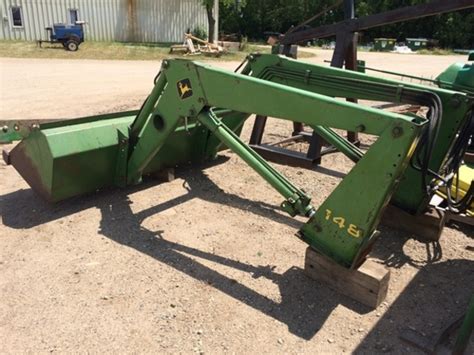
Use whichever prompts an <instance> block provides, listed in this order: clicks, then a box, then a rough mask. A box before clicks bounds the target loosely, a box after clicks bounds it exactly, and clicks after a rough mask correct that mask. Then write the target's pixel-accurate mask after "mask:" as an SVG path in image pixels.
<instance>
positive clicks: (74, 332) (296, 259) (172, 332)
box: [0, 51, 474, 353]
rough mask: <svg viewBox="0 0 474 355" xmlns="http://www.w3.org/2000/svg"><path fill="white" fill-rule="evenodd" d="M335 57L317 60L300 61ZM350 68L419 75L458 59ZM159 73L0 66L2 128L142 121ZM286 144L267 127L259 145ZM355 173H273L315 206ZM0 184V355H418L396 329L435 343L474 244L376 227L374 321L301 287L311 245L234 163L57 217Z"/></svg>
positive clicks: (405, 59)
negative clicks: (105, 119) (110, 117)
mask: <svg viewBox="0 0 474 355" xmlns="http://www.w3.org/2000/svg"><path fill="white" fill-rule="evenodd" d="M329 57H330V52H326V51H320V52H318V57H317V58H316V59H311V60H310V61H313V62H322V61H323V60H324V59H327V58H329ZM360 57H361V58H362V59H366V60H368V62H369V64H370V65H371V66H375V67H384V68H390V69H391V70H396V71H404V72H407V73H413V74H416V73H419V74H420V73H421V74H422V75H425V76H431V75H435V74H436V73H438V72H440V71H441V70H443V69H444V68H445V67H446V66H447V65H449V64H450V63H452V62H453V61H463V60H464V59H465V58H464V57H457V56H455V57H445V56H442V57H441V56H440V57H437V56H416V55H410V56H402V55H392V54H376V53H361V54H360ZM421 59H422V60H423V62H421ZM420 63H422V66H421V65H420ZM236 64H237V63H223V62H219V63H216V65H219V66H225V67H227V68H233V67H235V65H236ZM158 68H159V63H154V62H125V61H123V62H120V61H113V62H112V61H111V62H109V61H89V60H84V61H74V62H68V61H63V60H36V59H28V60H20V59H7V58H0V70H1V92H0V98H1V105H0V119H3V120H6V119H15V118H28V119H44V118H70V117H77V116H86V115H92V114H97V113H105V112H113V111H116V110H126V109H131V108H136V107H138V106H139V105H140V104H141V102H142V100H143V99H144V97H145V96H146V95H147V93H148V92H149V91H150V89H151V84H152V79H153V77H154V75H155V74H156V72H157V70H158ZM250 128H251V121H249V122H248V124H247V125H246V126H245V130H244V134H243V136H244V138H245V139H248V136H249V131H250ZM289 130H290V126H289V124H288V123H285V122H282V121H276V120H275V121H272V125H271V129H270V132H269V133H270V134H269V137H271V138H272V139H273V138H278V137H284V136H285V135H287V134H288V132H289ZM6 148H10V147H8V146H7V147H6ZM221 163H222V164H221ZM351 166H352V164H351V163H350V161H348V160H347V159H346V158H345V157H344V156H343V155H342V154H339V153H338V154H332V155H330V156H326V157H324V158H323V164H322V166H321V167H318V168H316V169H314V170H312V171H308V170H302V169H298V168H290V167H286V166H280V165H276V167H277V168H278V169H279V170H280V171H282V172H283V173H284V174H285V175H286V176H287V177H289V178H290V180H292V181H293V182H295V183H296V185H298V186H300V187H302V188H304V189H305V190H306V191H308V192H309V194H310V195H312V196H313V198H314V203H315V205H319V204H320V203H321V202H322V201H323V200H324V199H325V197H326V196H327V195H328V194H329V193H330V192H331V191H332V190H333V189H334V188H335V186H336V185H337V183H338V182H339V181H340V179H341V177H342V176H343V174H344V173H345V172H347V171H348V170H349V169H350V168H351ZM0 176H1V180H0V218H1V219H0V221H1V225H0V275H1V277H0V298H1V300H2V302H0V337H1V339H2V341H1V342H0V352H2V353H15V352H21V353H23V352H30V353H46V352H91V353H104V352H105V353H118V352H119V353H141V352H150V353H151V352H153V353H157V352H162V353H192V352H196V353H341V352H354V351H356V352H359V353H381V352H384V353H406V352H415V350H414V349H413V348H411V347H409V346H408V345H406V344H405V343H402V342H401V341H400V340H399V334H400V332H401V330H402V329H404V328H407V327H409V328H412V329H415V330H417V331H419V332H421V333H423V334H424V335H425V336H426V337H430V336H433V335H435V334H437V333H439V332H440V331H441V330H442V329H443V328H444V327H445V326H446V325H447V324H448V323H449V322H450V321H453V320H454V319H456V318H457V317H458V316H459V315H460V314H461V313H462V312H463V311H465V309H466V307H467V303H468V301H469V298H470V296H471V295H472V294H473V292H474V286H473V285H474V253H473V252H472V247H473V246H474V240H473V235H474V233H473V229H472V228H467V227H463V226H451V227H450V228H446V229H445V231H444V233H443V236H442V239H441V241H440V245H431V244H424V243H421V242H419V241H416V240H414V239H413V238H412V236H411V235H409V234H407V233H401V232H398V231H394V230H390V229H387V228H381V232H382V236H381V238H380V240H379V241H378V242H377V243H376V247H375V250H374V251H373V253H372V257H373V258H374V259H375V260H376V261H378V262H380V263H383V264H385V265H386V266H387V267H389V268H390V270H391V283H390V288H389V292H388V296H387V299H386V301H385V302H384V303H383V304H382V305H381V306H379V307H378V308H377V309H376V310H370V309H367V308H365V307H363V306H361V305H359V304H358V303H356V302H354V301H352V300H350V299H349V298H347V297H344V296H342V295H340V294H338V293H336V292H334V291H332V290H330V289H328V288H327V287H326V286H324V285H323V284H320V283H318V282H315V281H313V280H310V279H308V278H307V277H306V276H305V275H304V273H303V270H302V267H303V264H304V251H305V248H306V246H305V244H304V243H302V242H301V241H299V240H298V239H297V238H295V237H294V234H295V232H296V231H297V230H298V228H299V226H300V225H301V220H295V219H291V218H289V217H287V216H286V215H284V214H283V213H282V212H280V211H279V209H278V205H279V204H280V202H281V197H280V196H279V195H278V194H277V193H276V192H275V191H274V190H273V189H271V188H270V187H269V186H268V185H267V184H266V183H265V182H264V181H262V180H261V179H260V178H259V177H258V176H257V175H256V173H254V172H253V171H252V170H251V169H250V168H249V167H247V166H246V165H245V164H243V163H242V162H241V161H240V160H239V159H238V158H237V156H235V155H234V154H232V153H230V152H224V153H222V154H221V157H220V158H219V159H218V161H217V162H216V164H213V165H208V166H205V167H204V168H199V167H193V168H190V169H186V170H180V171H178V172H177V179H176V180H174V181H172V182H170V183H157V182H156V181H151V180H148V181H147V182H146V183H144V184H142V185H140V186H138V187H135V188H131V189H127V190H108V191H103V192H100V193H98V194H97V195H94V196H85V197H80V198H75V199H73V200H70V201H66V202H62V203H60V204H57V205H54V206H53V205H48V204H47V203H45V202H43V201H42V200H40V199H39V198H38V197H37V196H36V195H35V194H34V193H33V192H32V191H31V190H30V189H29V187H28V186H27V185H26V183H25V182H24V181H23V180H22V179H21V177H20V176H19V175H18V174H17V173H16V172H15V170H14V169H12V168H11V167H7V166H5V164H3V162H2V163H0ZM440 251H441V252H442V253H441V255H440Z"/></svg>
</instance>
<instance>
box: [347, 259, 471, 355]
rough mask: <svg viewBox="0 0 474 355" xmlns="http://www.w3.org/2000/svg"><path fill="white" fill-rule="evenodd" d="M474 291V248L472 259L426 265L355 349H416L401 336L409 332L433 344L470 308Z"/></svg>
mask: <svg viewBox="0 0 474 355" xmlns="http://www.w3.org/2000/svg"><path fill="white" fill-rule="evenodd" d="M392 282H393V281H392ZM473 294H474V252H473V258H472V259H471V260H462V259H461V260H459V259H457V260H449V261H444V262H440V263H435V264H429V265H426V266H425V267H423V268H421V269H420V271H419V272H418V273H417V275H416V276H415V278H414V279H413V280H412V281H411V282H410V284H409V285H408V286H407V287H406V288H405V290H404V291H403V293H402V294H400V296H399V297H398V298H397V299H396V300H395V302H394V303H393V304H392V305H391V306H390V308H389V309H388V310H387V311H386V312H385V314H384V315H383V317H382V318H381V319H380V320H379V321H378V322H377V324H376V325H375V326H374V327H373V328H372V330H371V331H370V333H369V334H368V335H367V336H366V337H365V338H364V340H363V341H362V342H361V344H360V345H359V347H358V348H357V350H356V351H355V352H356V353H359V354H372V353H413V352H414V351H415V349H416V347H414V346H412V345H409V343H408V342H405V341H402V340H401V339H400V336H401V335H402V334H404V333H407V332H409V333H415V334H417V335H416V338H417V342H419V343H420V344H421V343H424V342H426V343H428V344H430V345H431V346H432V345H434V344H435V343H436V339H437V338H438V337H439V335H440V334H441V332H442V331H443V330H444V329H445V328H446V327H448V326H449V325H450V324H451V323H453V322H454V321H455V320H456V319H458V318H459V317H460V316H462V315H463V314H464V313H465V312H466V311H467V308H468V304H469V300H470V299H471V297H472V296H473ZM471 338H472V337H471ZM473 340H474V339H471V344H472V341H473Z"/></svg>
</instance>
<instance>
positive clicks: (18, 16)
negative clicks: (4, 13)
mask: <svg viewBox="0 0 474 355" xmlns="http://www.w3.org/2000/svg"><path fill="white" fill-rule="evenodd" d="M11 11H12V23H13V27H23V15H22V13H21V7H20V6H12V7H11Z"/></svg>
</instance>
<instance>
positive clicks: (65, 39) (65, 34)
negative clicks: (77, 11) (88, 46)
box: [38, 21, 85, 52]
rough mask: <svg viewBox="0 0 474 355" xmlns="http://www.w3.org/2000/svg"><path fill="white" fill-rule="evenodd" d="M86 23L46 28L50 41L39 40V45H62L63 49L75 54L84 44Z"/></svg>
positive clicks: (57, 24)
mask: <svg viewBox="0 0 474 355" xmlns="http://www.w3.org/2000/svg"><path fill="white" fill-rule="evenodd" d="M84 24H85V22H84V21H76V23H75V24H64V23H55V24H53V27H46V31H47V32H48V37H49V39H48V40H41V39H40V40H39V41H38V45H39V46H40V47H41V44H43V43H45V42H46V43H61V44H62V45H63V47H64V48H65V49H66V50H68V51H72V52H75V51H77V50H78V49H79V45H80V44H81V43H82V42H84V27H83V25H84Z"/></svg>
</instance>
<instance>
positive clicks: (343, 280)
mask: <svg viewBox="0 0 474 355" xmlns="http://www.w3.org/2000/svg"><path fill="white" fill-rule="evenodd" d="M304 269H305V273H306V275H308V276H309V277H310V278H312V279H314V280H317V281H321V282H324V283H325V284H327V285H328V286H329V287H331V288H332V289H334V290H336V291H338V292H340V293H342V294H343V295H345V296H348V297H350V298H352V299H354V300H356V301H358V302H360V303H362V304H365V305H366V306H369V307H371V308H376V307H377V306H378V305H379V304H380V303H382V302H383V300H384V299H385V297H386V296H387V291H388V283H389V280H390V270H388V269H387V268H385V267H384V266H383V265H380V264H377V263H376V262H375V261H373V260H370V259H368V260H366V261H365V262H364V263H363V264H362V265H361V266H360V267H359V268H358V269H356V270H349V269H346V268H345V267H343V266H341V265H339V264H337V263H336V262H334V261H333V260H331V259H329V258H328V257H326V256H324V255H322V254H320V253H318V252H316V251H315V250H314V249H312V248H311V247H308V249H306V259H305V268H304Z"/></svg>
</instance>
